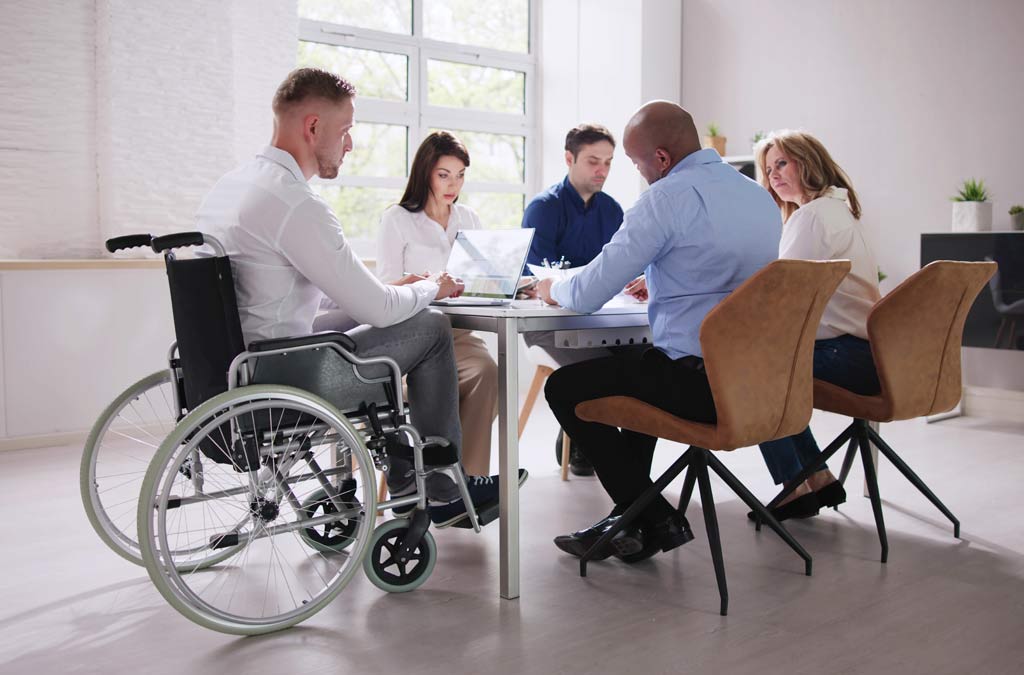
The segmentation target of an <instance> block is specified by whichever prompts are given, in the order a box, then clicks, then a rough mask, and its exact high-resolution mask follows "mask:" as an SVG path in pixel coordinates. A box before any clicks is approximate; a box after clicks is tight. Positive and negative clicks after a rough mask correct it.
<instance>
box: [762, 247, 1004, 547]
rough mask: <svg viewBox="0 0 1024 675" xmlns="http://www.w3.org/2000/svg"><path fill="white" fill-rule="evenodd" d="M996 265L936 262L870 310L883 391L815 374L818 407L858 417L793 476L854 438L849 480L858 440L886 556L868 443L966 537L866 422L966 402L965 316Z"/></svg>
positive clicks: (809, 471) (845, 470)
mask: <svg viewBox="0 0 1024 675" xmlns="http://www.w3.org/2000/svg"><path fill="white" fill-rule="evenodd" d="M995 271H996V264H995V263H993V262H952V261H949V260H940V261H936V262H933V263H931V264H930V265H927V266H926V267H924V268H923V269H922V270H920V271H919V272H917V273H916V274H913V275H912V276H910V277H909V278H907V280H906V281H904V282H903V283H902V284H900V285H899V286H897V287H896V288H894V289H893V290H892V292H891V293H889V294H888V295H886V296H885V297H884V298H882V299H881V300H879V301H878V304H876V305H875V307H874V308H873V309H872V310H871V314H870V315H869V316H868V339H869V340H870V341H871V353H872V355H873V357H874V359H875V366H876V368H877V369H878V380H879V382H880V383H881V385H882V391H881V393H880V394H878V395H877V396H860V395H858V394H854V393H853V392H850V391H848V390H846V389H843V388H841V387H838V386H836V385H834V384H830V383H828V382H824V381H822V380H815V381H814V407H815V408H818V409H820V410H827V411H829V412H834V413H839V414H840V415H847V416H849V417H852V418H853V423H851V424H850V426H849V427H847V428H846V430H845V431H843V433H841V434H840V435H839V436H838V437H837V438H836V439H835V440H834V441H832V442H831V443H830V444H829V445H828V447H827V448H825V450H824V452H822V457H821V461H820V462H818V463H817V464H816V465H815V466H811V467H807V468H806V469H805V470H804V471H802V472H801V473H800V474H799V475H798V476H797V477H796V478H794V479H793V485H794V486H796V485H799V484H800V483H802V482H803V481H804V480H805V479H806V478H807V477H808V476H810V475H811V474H812V473H814V472H815V471H818V469H819V467H820V466H821V465H822V464H824V463H825V462H826V461H827V460H828V458H829V457H831V456H832V455H833V454H835V452H836V451H837V450H838V449H839V448H840V447H842V445H843V444H844V443H846V442H847V441H849V442H850V445H849V448H848V449H847V452H846V459H845V460H844V461H843V469H842V471H841V472H840V478H839V480H841V481H845V480H846V476H847V474H848V473H849V471H850V465H851V463H852V461H853V456H854V453H855V450H856V448H857V447H858V446H859V447H860V453H861V460H862V463H863V465H864V476H865V479H866V482H867V485H868V495H869V496H870V498H871V508H872V510H873V511H874V514H875V526H876V527H877V528H878V538H879V541H880V542H881V544H882V562H885V561H886V560H887V559H888V557H889V543H888V540H887V539H886V535H885V521H884V520H883V518H882V500H881V498H880V497H879V494H878V480H877V478H876V476H875V466H874V462H873V460H872V458H871V451H870V445H869V443H873V444H874V445H875V447H877V448H878V450H879V451H880V452H881V453H882V454H883V455H885V457H887V458H888V459H889V461H890V462H892V463H893V464H895V465H896V468H897V469H899V470H900V473H902V474H903V475H904V476H906V478H907V480H909V481H910V482H911V483H912V484H913V485H914V487H916V488H917V489H918V490H920V491H921V493H922V494H924V496H925V497H927V498H928V499H929V501H931V502H932V504H934V505H935V506H936V507H937V508H938V509H939V510H940V511H942V513H943V514H944V515H945V516H946V517H947V518H949V520H950V521H951V522H952V523H953V536H955V537H959V536H960V521H959V520H957V519H956V517H955V516H954V515H953V514H952V513H951V512H950V510H949V509H947V508H946V506H945V505H944V504H943V503H942V502H941V501H939V498H938V497H936V496H935V495H934V494H933V493H932V491H931V490H929V489H928V486H927V485H925V484H924V481H922V480H921V479H920V478H919V477H918V475H917V474H916V473H914V472H913V470H911V468H910V467H909V466H907V464H906V463H905V462H904V461H903V460H902V459H901V458H900V456H899V455H897V454H896V453H895V452H894V451H893V449H892V448H890V447H889V446H888V444H886V442H885V441H883V440H882V437H881V436H879V435H878V432H876V431H875V430H874V429H872V428H871V427H870V426H868V422H893V421H895V420H908V419H912V418H914V417H922V416H924V415H934V414H936V413H941V412H945V411H947V410H950V409H952V408H953V407H954V406H955V405H956V404H957V402H959V401H960V397H961V394H962V388H961V383H960V343H961V340H962V338H963V332H964V320H965V319H966V318H967V312H968V311H969V310H970V309H971V305H972V304H973V303H974V300H975V298H977V296H978V293H980V292H981V290H982V289H983V288H984V287H985V283H986V282H987V281H988V280H989V278H991V277H992V275H993V274H994V273H995ZM790 491H791V490H787V491H784V492H783V493H781V494H780V495H779V496H778V497H776V498H775V500H773V501H772V502H771V503H770V504H769V505H768V506H769V507H772V506H774V505H775V504H776V503H777V502H778V501H780V500H782V499H783V498H785V496H786V495H787V494H788V493H789V492H790Z"/></svg>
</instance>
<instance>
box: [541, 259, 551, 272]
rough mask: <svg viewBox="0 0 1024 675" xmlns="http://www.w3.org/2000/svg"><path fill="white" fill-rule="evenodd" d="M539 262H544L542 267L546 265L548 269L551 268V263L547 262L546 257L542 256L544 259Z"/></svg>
mask: <svg viewBox="0 0 1024 675" xmlns="http://www.w3.org/2000/svg"><path fill="white" fill-rule="evenodd" d="M541 262H543V263H544V267H547V268H548V269H551V263H549V262H548V259H547V258H544V260H542V261H541Z"/></svg>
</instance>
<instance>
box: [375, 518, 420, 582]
mask: <svg viewBox="0 0 1024 675" xmlns="http://www.w3.org/2000/svg"><path fill="white" fill-rule="evenodd" d="M408 529H409V521H407V520H389V521H387V522H386V523H384V524H382V525H380V526H379V527H378V528H377V529H376V530H374V531H373V536H372V537H371V539H370V547H369V548H370V550H369V551H368V552H367V555H366V557H365V558H363V571H364V572H366V576H367V577H369V579H370V581H372V582H373V585H374V586H376V587H377V588H379V589H381V590H382V591H387V592H388V593H407V592H409V591H412V590H415V589H417V588H419V587H420V586H421V585H423V582H425V581H426V580H427V579H428V578H430V573H431V572H433V571H434V565H435V564H436V563H437V544H435V543H434V537H433V536H432V535H431V534H430V532H424V533H423V539H421V540H420V543H419V544H418V545H417V546H416V548H415V549H413V551H412V552H411V555H410V556H409V559H408V560H405V561H400V560H398V549H399V546H400V545H401V543H402V538H403V537H404V536H405V533H406V531H407V530H408Z"/></svg>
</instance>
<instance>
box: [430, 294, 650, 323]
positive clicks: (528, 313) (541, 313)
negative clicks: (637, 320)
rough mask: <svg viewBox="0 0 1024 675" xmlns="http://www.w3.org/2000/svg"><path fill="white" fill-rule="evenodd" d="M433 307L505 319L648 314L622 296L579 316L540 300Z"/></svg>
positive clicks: (634, 302) (644, 305)
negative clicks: (504, 303)
mask: <svg viewBox="0 0 1024 675" xmlns="http://www.w3.org/2000/svg"><path fill="white" fill-rule="evenodd" d="M433 307H434V309H439V310H441V311H442V312H444V313H445V314H449V315H466V316H486V317H495V318H503V319H508V318H544V317H562V316H598V315H610V314H646V313H647V303H646V302H638V301H637V300H634V299H633V298H631V297H629V296H628V295H621V294H620V295H616V296H615V297H614V298H612V299H611V300H609V301H608V302H607V303H606V304H605V306H604V307H602V308H601V309H599V310H597V311H596V312H594V313H593V314H590V315H583V314H578V313H576V312H574V311H572V310H570V309H565V308H564V307H559V306H557V305H549V304H547V303H545V302H544V301H543V300H541V299H540V298H537V299H535V300H513V301H512V302H511V304H508V305H480V306H472V305H454V306H452V305H447V306H446V305H434V306H433Z"/></svg>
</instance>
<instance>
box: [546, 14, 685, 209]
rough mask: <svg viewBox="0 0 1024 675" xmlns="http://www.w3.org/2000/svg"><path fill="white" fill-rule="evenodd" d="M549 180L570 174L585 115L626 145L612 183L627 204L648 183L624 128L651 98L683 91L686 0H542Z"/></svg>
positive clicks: (617, 154)
mask: <svg viewBox="0 0 1024 675" xmlns="http://www.w3.org/2000/svg"><path fill="white" fill-rule="evenodd" d="M541 11H542V15H541V51H540V68H539V70H540V73H541V101H540V107H541V147H542V151H543V153H544V156H543V157H542V158H541V161H542V170H541V176H542V185H543V186H544V187H547V186H548V185H551V184H553V183H556V182H558V181H560V180H562V178H563V177H564V176H565V171H566V167H565V161H564V152H563V150H562V148H563V147H564V144H565V134H566V132H567V131H568V130H569V129H571V128H572V127H573V126H575V125H576V124H579V123H580V122H596V123H598V124H603V125H605V126H606V127H608V128H609V129H610V130H611V131H612V133H613V134H614V135H615V138H616V141H617V142H618V147H617V148H616V151H615V159H614V161H613V163H612V171H611V173H610V174H609V176H608V180H607V182H606V183H605V187H604V190H605V192H607V193H608V194H610V195H611V196H612V197H614V198H615V199H616V200H618V202H619V203H620V204H621V205H622V206H623V208H627V209H628V208H629V207H630V206H632V205H633V202H634V201H636V198H637V196H638V195H639V194H640V192H641V190H642V189H643V186H644V183H643V181H642V179H641V178H640V177H639V174H637V172H636V169H634V168H633V165H632V164H631V163H630V161H629V158H627V157H626V155H625V153H624V152H623V151H622V130H623V128H624V127H625V125H626V122H627V121H629V118H630V117H631V116H632V114H633V113H634V112H635V111H636V109H637V108H639V107H640V105H642V104H643V103H644V102H645V101H648V100H651V99H654V98H666V99H669V100H678V99H679V64H680V30H679V26H680V22H681V18H680V17H681V7H680V4H679V2H678V0H630V1H629V2H622V1H621V0H618V1H616V0H574V1H573V0H558V1H552V0H547V1H545V2H542V3H541Z"/></svg>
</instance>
